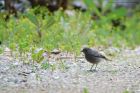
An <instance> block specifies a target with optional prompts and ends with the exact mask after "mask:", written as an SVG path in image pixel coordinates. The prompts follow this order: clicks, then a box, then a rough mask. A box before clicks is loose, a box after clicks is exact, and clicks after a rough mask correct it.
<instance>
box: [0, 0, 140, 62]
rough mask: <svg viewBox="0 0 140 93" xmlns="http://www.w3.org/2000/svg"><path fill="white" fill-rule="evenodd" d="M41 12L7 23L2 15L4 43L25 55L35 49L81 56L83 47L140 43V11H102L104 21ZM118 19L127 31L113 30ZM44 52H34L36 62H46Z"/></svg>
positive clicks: (85, 15)
mask: <svg viewBox="0 0 140 93" xmlns="http://www.w3.org/2000/svg"><path fill="white" fill-rule="evenodd" d="M86 1H88V0H86ZM86 3H87V4H90V3H89V2H86ZM94 8H95V7H94ZM40 11H42V12H40V13H39V14H37V15H35V14H34V9H31V10H29V11H28V12H27V13H23V14H19V17H18V18H15V17H13V16H10V19H9V21H7V22H6V21H5V20H3V16H4V14H3V15H0V18H1V19H0V20H1V21H0V40H1V41H2V42H4V44H5V45H6V46H8V47H10V48H11V49H12V50H13V51H19V52H20V53H21V54H22V53H26V52H30V51H31V50H32V48H33V47H35V48H38V47H41V48H43V49H44V50H47V51H51V50H52V49H54V48H59V49H61V50H62V51H69V52H75V53H77V54H79V53H80V49H81V47H82V46H83V45H89V46H117V47H135V46H137V45H139V44H140V41H139V40H140V31H139V29H140V18H139V15H140V13H139V12H136V13H135V14H134V15H133V16H131V17H127V16H126V9H124V8H119V9H116V10H113V11H112V12H110V13H108V14H107V15H105V16H104V15H103V14H102V13H100V12H98V13H99V15H100V19H99V20H92V19H91V14H90V12H85V13H82V12H80V11H76V12H74V11H70V12H71V13H72V14H73V15H68V14H67V13H65V12H64V11H61V10H59V11H57V12H54V13H53V14H49V13H48V12H45V13H44V12H43V11H44V8H43V9H41V8H40ZM42 15H43V17H42ZM118 18H120V19H121V20H122V22H123V23H124V24H125V25H126V29H125V30H122V29H120V28H115V29H113V30H112V23H111V20H112V19H118ZM39 34H40V35H41V36H39ZM40 53H41V54H40ZM40 53H39V54H34V52H32V57H33V59H35V60H36V61H40V60H42V59H43V58H38V56H40V55H42V53H43V52H40Z"/></svg>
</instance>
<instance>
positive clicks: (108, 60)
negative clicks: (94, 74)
mask: <svg viewBox="0 0 140 93" xmlns="http://www.w3.org/2000/svg"><path fill="white" fill-rule="evenodd" d="M102 58H103V59H105V60H106V61H112V60H111V59H108V58H106V57H105V56H103V55H102Z"/></svg>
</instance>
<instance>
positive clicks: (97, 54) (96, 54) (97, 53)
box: [91, 50, 108, 60]
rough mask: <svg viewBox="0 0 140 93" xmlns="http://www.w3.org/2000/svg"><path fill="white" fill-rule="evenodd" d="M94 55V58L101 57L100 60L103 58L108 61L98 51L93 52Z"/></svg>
mask: <svg viewBox="0 0 140 93" xmlns="http://www.w3.org/2000/svg"><path fill="white" fill-rule="evenodd" d="M91 53H92V55H93V56H94V57H99V58H103V59H105V60H108V59H107V58H106V57H105V56H103V55H102V54H101V53H99V52H98V51H96V50H92V52H91Z"/></svg>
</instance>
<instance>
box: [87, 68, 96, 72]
mask: <svg viewBox="0 0 140 93" xmlns="http://www.w3.org/2000/svg"><path fill="white" fill-rule="evenodd" d="M88 71H90V72H97V70H96V69H93V70H92V69H90V70H88Z"/></svg>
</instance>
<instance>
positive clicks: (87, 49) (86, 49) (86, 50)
mask: <svg viewBox="0 0 140 93" xmlns="http://www.w3.org/2000/svg"><path fill="white" fill-rule="evenodd" d="M90 50H91V49H90V48H87V47H86V48H83V50H82V51H81V52H83V53H84V54H86V53H88V51H90Z"/></svg>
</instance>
